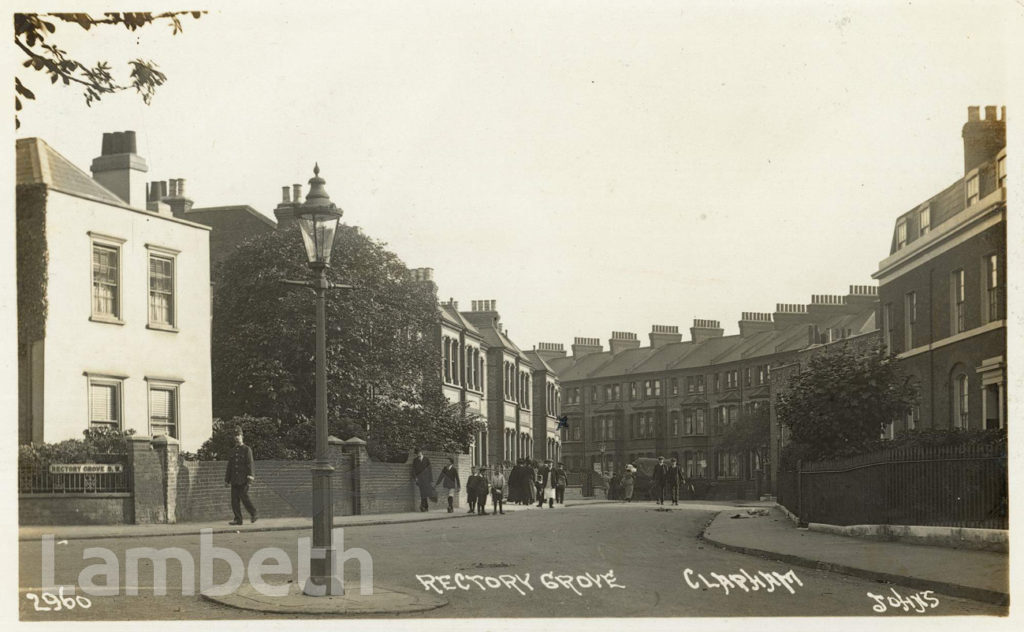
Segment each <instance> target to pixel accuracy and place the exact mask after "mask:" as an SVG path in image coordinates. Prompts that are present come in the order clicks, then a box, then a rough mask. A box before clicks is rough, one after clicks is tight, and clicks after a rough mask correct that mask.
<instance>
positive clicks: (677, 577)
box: [20, 504, 1005, 621]
mask: <svg viewBox="0 0 1024 632" xmlns="http://www.w3.org/2000/svg"><path fill="white" fill-rule="evenodd" d="M714 515H715V513H714V512H712V511H709V510H707V509H706V508H704V509H693V508H690V509H688V508H686V507H680V508H672V510H671V511H659V510H657V509H656V508H655V507H654V506H653V505H650V504H634V505H629V506H626V505H593V506H589V507H575V508H556V509H550V510H549V509H531V510H529V511H521V512H517V513H514V514H507V515H505V516H486V517H484V516H480V517H471V518H464V519H460V520H442V521H435V522H428V523H411V524H396V525H385V526H367V527H350V528H348V529H345V531H344V545H345V548H346V549H351V548H353V547H361V548H364V549H366V550H367V551H369V553H370V554H371V555H372V557H373V565H374V566H373V571H374V581H375V583H377V584H379V585H385V586H390V587H397V588H404V589H415V590H424V583H423V581H425V582H428V585H429V586H432V587H437V588H438V589H440V590H442V591H443V592H444V594H445V596H446V597H447V598H448V600H449V604H448V605H447V606H445V607H443V608H440V609H438V610H434V611H430V612H426V613H419V614H416V615H408V616H416V617H651V616H658V617H695V616H846V615H852V616H878V615H876V614H875V612H873V606H875V605H876V601H875V600H874V599H872V598H871V597H869V596H868V594H867V593H869V592H870V593H874V594H878V595H886V596H891V595H893V591H896V592H897V593H899V594H900V595H902V596H904V597H907V598H909V597H910V595H914V594H917V593H918V592H919V591H916V590H913V589H910V588H904V587H900V586H891V585H888V584H879V583H873V582H868V581H864V580H860V579H855V578H851V577H847V576H843V575H838V574H833V573H829V572H825V571H813V570H809V569H804V568H799V567H794V568H791V567H789V566H786V565H784V564H780V563H776V562H771V561H766V560H762V559H758V558H753V557H748V556H745V555H742V554H738V553H732V552H728V551H723V550H720V549H717V548H715V547H714V546H712V545H710V544H707V543H705V542H703V541H701V540H700V539H699V535H700V533H701V531H702V529H703V527H704V525H705V524H707V523H708V521H710V520H711V518H713V516H714ZM301 536H308V533H306V532H301V531H277V532H249V533H246V532H245V530H244V528H243V530H242V531H241V532H240V533H237V534H217V535H216V536H214V538H213V545H214V546H218V547H230V548H231V549H232V550H234V551H235V552H237V553H238V554H239V555H240V556H241V558H242V560H244V561H249V560H251V559H252V556H253V554H254V553H255V552H256V551H257V550H258V549H261V548H263V547H279V548H281V549H283V550H284V551H286V552H287V554H288V555H289V556H290V558H291V560H293V561H297V560H298V559H299V556H298V554H297V538H299V537H301ZM20 545H21V546H20V552H21V556H20V586H21V589H22V590H21V596H20V603H21V617H22V619H25V620H48V621H55V620H71V619H75V620H79V619H92V620H110V619H115V620H116V619H249V618H273V617H274V615H265V614H261V613H255V612H247V611H242V610H235V609H231V608H227V607H225V606H220V605H217V604H213V603H210V602H208V601H206V600H203V599H201V598H200V597H198V596H195V595H188V594H184V595H183V594H182V589H181V585H182V583H181V571H180V567H179V565H178V563H177V562H174V561H172V562H170V563H169V564H168V565H167V567H168V572H167V577H168V580H167V585H168V586H173V587H174V588H173V589H170V590H169V591H168V593H169V594H167V595H164V596H155V595H154V594H153V590H152V586H153V583H154V582H153V564H152V563H151V562H150V560H148V559H143V560H142V561H141V563H140V564H139V579H138V582H137V584H136V585H138V586H140V590H139V594H138V596H127V595H126V594H125V593H126V590H125V586H126V585H127V584H126V582H125V570H126V563H125V561H126V551H125V550H126V549H127V548H129V547H140V546H148V547H154V548H157V549H163V548H166V547H181V548H183V549H185V550H187V551H189V552H190V553H191V555H192V557H193V558H194V559H195V564H196V568H195V583H194V584H193V583H192V582H191V581H189V582H186V583H187V584H188V585H190V586H191V585H195V586H196V587H198V583H199V574H200V570H199V566H200V555H199V550H200V542H199V536H198V534H197V535H195V536H168V537H153V538H145V539H144V540H129V539H110V540H72V541H70V542H67V543H64V544H60V543H58V544H56V545H55V564H54V568H55V579H56V583H57V584H58V585H61V584H66V585H77V584H79V573H80V572H81V571H82V570H83V569H85V568H87V567H89V566H91V565H97V564H100V563H101V559H100V558H99V557H93V556H95V555H98V553H97V552H96V551H89V552H88V555H84V553H85V552H86V551H85V550H86V549H87V548H92V547H104V548H106V549H109V550H110V551H111V552H112V553H113V555H114V556H115V557H116V559H117V562H118V568H119V574H120V578H119V582H118V583H117V584H116V585H117V586H118V591H117V592H118V594H117V595H116V596H107V597H102V596H100V597H92V598H91V602H92V603H91V606H90V607H89V608H88V609H83V608H81V607H77V608H75V609H74V610H71V611H68V610H61V611H60V612H56V611H53V610H51V611H48V612H44V611H37V610H35V608H34V605H33V604H34V602H33V601H32V600H31V599H30V598H29V597H28V596H27V595H28V594H30V593H38V590H39V587H40V586H41V579H40V572H39V566H40V562H39V560H40V559H41V550H42V545H41V543H39V542H34V541H33V542H21V543H20ZM347 568H348V573H347V579H349V580H351V579H354V578H355V577H356V576H357V574H358V569H357V566H356V565H355V564H354V563H351V562H350V566H348V567H347ZM687 569H689V570H690V571H691V572H690V573H686V571H687ZM741 569H742V570H743V571H746V573H747V574H748V575H749V576H751V577H753V576H757V577H759V578H761V579H762V581H763V582H765V584H766V587H765V588H764V589H760V590H757V591H751V590H749V588H750V587H752V586H753V584H748V591H744V590H742V589H741V588H740V587H738V586H737V585H733V586H732V587H731V589H730V590H729V591H728V594H726V591H725V590H724V589H723V588H722V587H721V586H718V587H715V586H714V585H715V584H719V583H721V582H718V581H716V578H715V576H714V575H712V574H713V573H714V574H718V575H724V576H730V575H735V574H740V573H741ZM213 570H214V573H213V578H214V581H216V582H218V583H219V582H224V581H227V580H228V577H229V575H230V570H229V568H228V565H227V564H226V563H223V562H217V563H216V564H214V569H213ZM790 571H792V573H791V574H790ZM609 572H612V573H613V575H612V576H609V575H607V574H608V573H609ZM759 572H763V573H765V574H766V575H770V576H771V577H772V578H773V579H776V580H779V578H783V579H784V580H785V581H780V582H779V585H774V586H773V590H772V591H770V592H769V591H768V590H767V583H768V582H767V581H766V580H765V579H763V578H764V575H759V574H758V573H759ZM458 573H461V574H462V575H461V576H460V577H458V578H456V577H455V575H456V574H458ZM549 573H550V574H551V575H548V574H549ZM588 573H589V575H590V576H589V577H588V576H587V574H588ZM293 574H294V571H293ZM527 574H528V578H527ZM417 575H420V576H424V577H423V581H420V580H418V579H417ZM445 575H448V576H451V577H449V578H447V579H441V576H445ZM502 575H505V576H506V577H505V578H502V577H501V576H502ZM515 575H517V576H520V577H522V578H523V579H522V581H520V580H512V579H510V577H509V576H515ZM598 575H603V576H604V579H598V578H597V576H598ZM466 576H472V577H471V578H467V577H466ZM557 576H563V578H562V580H561V581H560V580H559V579H558V578H557ZM564 576H568V577H572V578H573V579H572V580H568V579H566V577H564ZM581 576H582V577H583V579H582V580H580V579H578V578H579V577H581ZM700 576H703V578H704V579H705V580H707V582H706V583H704V582H703V581H702V580H701V577H700ZM741 576H742V575H741ZM743 577H746V576H743ZM794 577H795V579H794ZM489 578H491V579H489ZM273 579H274V580H276V581H283V580H282V579H281V577H280V576H278V577H276V578H273ZM431 579H433V581H431ZM457 580H458V582H459V583H461V585H462V588H460V587H458V586H457V585H456V581H457ZM687 580H689V581H687ZM95 581H96V583H104V578H103V577H97V578H96V580H95ZM749 581H750V580H748V582H749ZM496 582H497V583H501V584H502V585H501V587H500V588H494V587H493V584H494V583H496ZM588 582H589V583H590V584H592V585H590V586H589V587H588V586H587V584H588ZM595 583H596V584H599V586H595V585H593V584H595ZM785 583H788V584H789V586H790V588H791V589H792V592H790V589H787V588H786V587H785V586H784V585H783V584H785ZM609 584H612V585H609ZM694 585H696V588H694V587H693V586H694ZM709 585H710V586H709ZM521 593H524V594H521ZM929 597H931V598H930V599H925V598H922V599H921V601H919V602H914V603H915V604H917V605H920V606H921V608H923V609H925V611H926V612H925V615H919V614H917V613H915V612H914V611H913V610H912V611H911V612H909V613H906V612H904V610H903V609H902V608H893V607H892V606H891V604H889V605H886V613H885V614H886V615H891V614H898V615H901V616H910V615H913V616H926V615H999V614H1005V609H1004V608H1000V607H997V606H992V605H988V604H982V603H976V602H972V601H967V600H963V599H956V598H952V597H946V596H943V595H934V594H933V595H929ZM41 605H44V604H41Z"/></svg>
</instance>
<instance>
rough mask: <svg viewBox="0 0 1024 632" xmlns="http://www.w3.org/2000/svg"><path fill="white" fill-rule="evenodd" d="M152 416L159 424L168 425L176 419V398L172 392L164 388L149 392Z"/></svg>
mask: <svg viewBox="0 0 1024 632" xmlns="http://www.w3.org/2000/svg"><path fill="white" fill-rule="evenodd" d="M149 410H150V416H151V417H152V418H153V420H154V421H157V422H158V423H167V422H168V421H171V420H172V419H174V414H173V413H174V398H173V397H171V392H170V391H169V390H166V389H162V388H154V389H151V390H150V391H149Z"/></svg>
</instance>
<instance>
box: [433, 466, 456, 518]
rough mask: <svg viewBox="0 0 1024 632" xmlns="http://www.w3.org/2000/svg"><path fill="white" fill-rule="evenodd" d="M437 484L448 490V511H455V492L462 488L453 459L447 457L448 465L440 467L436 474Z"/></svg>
mask: <svg viewBox="0 0 1024 632" xmlns="http://www.w3.org/2000/svg"><path fill="white" fill-rule="evenodd" d="M437 485H438V486H439V487H443V488H444V489H445V490H447V492H448V493H447V495H448V513H451V512H453V511H455V492H457V491H459V490H461V489H462V486H461V484H460V483H459V471H458V470H456V469H455V459H453V458H451V457H448V465H446V466H444V467H443V468H441V473H440V474H438V475H437Z"/></svg>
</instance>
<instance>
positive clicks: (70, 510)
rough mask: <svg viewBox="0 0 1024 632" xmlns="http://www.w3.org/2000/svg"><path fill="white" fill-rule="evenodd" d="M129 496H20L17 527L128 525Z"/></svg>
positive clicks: (130, 497) (129, 512)
mask: <svg viewBox="0 0 1024 632" xmlns="http://www.w3.org/2000/svg"><path fill="white" fill-rule="evenodd" d="M132 515H133V511H132V495H131V494H22V495H21V496H19V498H18V524H19V525H71V524H131V522H132Z"/></svg>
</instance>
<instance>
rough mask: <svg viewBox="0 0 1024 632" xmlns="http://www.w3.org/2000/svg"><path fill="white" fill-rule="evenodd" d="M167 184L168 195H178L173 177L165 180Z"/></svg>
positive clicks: (176, 183) (176, 182)
mask: <svg viewBox="0 0 1024 632" xmlns="http://www.w3.org/2000/svg"><path fill="white" fill-rule="evenodd" d="M167 185H168V187H169V188H170V196H169V197H178V181H177V180H175V179H174V178H171V179H170V180H168V181H167Z"/></svg>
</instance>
